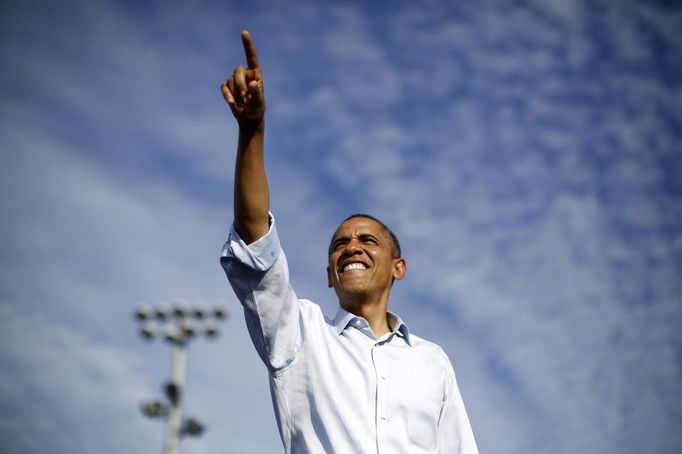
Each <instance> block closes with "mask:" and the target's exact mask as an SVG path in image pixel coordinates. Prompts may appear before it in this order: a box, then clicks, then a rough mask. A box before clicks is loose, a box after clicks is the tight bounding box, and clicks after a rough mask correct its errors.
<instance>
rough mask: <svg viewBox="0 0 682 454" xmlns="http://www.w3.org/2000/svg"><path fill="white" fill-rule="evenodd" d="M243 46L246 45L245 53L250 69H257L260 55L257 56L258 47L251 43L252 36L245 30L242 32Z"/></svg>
mask: <svg viewBox="0 0 682 454" xmlns="http://www.w3.org/2000/svg"><path fill="white" fill-rule="evenodd" d="M242 44H244V53H245V54H246V63H247V65H248V67H249V69H256V68H259V67H260V66H259V65H258V54H256V46H254V45H253V41H251V35H250V34H249V32H247V31H246V30H244V31H243V32H242Z"/></svg>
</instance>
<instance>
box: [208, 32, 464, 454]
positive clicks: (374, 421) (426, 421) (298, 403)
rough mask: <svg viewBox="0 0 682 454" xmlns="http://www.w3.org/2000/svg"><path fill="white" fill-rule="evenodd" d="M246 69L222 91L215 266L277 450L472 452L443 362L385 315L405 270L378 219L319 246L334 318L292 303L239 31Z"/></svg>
mask: <svg viewBox="0 0 682 454" xmlns="http://www.w3.org/2000/svg"><path fill="white" fill-rule="evenodd" d="M242 42H243V45H244V50H245V53H246V62H247V66H246V67H244V66H238V67H237V68H235V70H234V73H233V74H232V76H231V77H229V78H228V79H227V80H226V81H225V83H223V84H222V85H221V91H222V93H223V96H224V98H225V101H226V102H227V104H228V106H229V107H230V110H231V111H232V114H233V115H234V117H235V119H236V120H237V122H238V124H239V142H238V145H237V157H236V164H235V179H234V224H233V226H232V229H231V231H230V236H229V238H228V240H227V242H226V243H225V245H224V246H223V250H222V254H221V264H222V266H223V269H224V270H225V273H226V274H227V277H228V279H229V281H230V284H231V285H232V288H233V289H234V291H235V293H236V295H237V297H238V298H239V301H240V302H241V303H242V305H243V307H244V314H245V318H246V324H247V327H248V330H249V334H250V336H251V339H252V341H253V343H254V346H255V347H256V350H257V352H258V354H259V356H260V357H261V359H262V360H263V362H264V363H265V365H266V366H267V368H268V372H269V378H270V390H271V393H272V399H273V405H274V408H275V417H276V419H277V425H278V427H279V432H280V436H281V438H282V443H283V444H284V449H285V452H287V453H296V454H303V453H339V454H352V453H361V454H365V453H380V454H383V453H466V454H472V453H477V452H478V450H477V448H476V443H475V441H474V436H473V433H472V431H471V426H470V424H469V419H468V418H467V414H466V411H465V409H464V404H463V402H462V398H461V395H460V392H459V389H458V387H457V381H456V379H455V373H454V370H453V368H452V365H451V364H450V361H449V359H448V357H447V356H446V355H445V353H444V352H443V350H442V349H441V348H440V347H438V346H437V345H435V344H433V343H431V342H428V341H426V340H424V339H422V338H420V337H418V336H416V335H415V334H413V333H411V332H410V331H409V330H408V328H407V325H406V324H405V323H404V322H403V321H402V320H401V319H400V317H398V316H397V315H395V314H392V313H391V312H389V311H388V303H389V296H390V293H391V288H392V286H393V282H394V281H395V280H396V279H402V278H403V277H404V276H405V273H406V271H407V265H406V263H405V260H404V259H403V258H402V257H401V251H400V244H399V242H398V239H397V238H396V237H395V235H394V234H393V232H391V230H390V229H389V228H388V227H386V226H385V225H384V224H383V223H382V222H381V221H379V220H378V219H376V218H374V217H372V216H369V215H366V214H356V215H352V216H350V217H348V218H346V219H345V220H344V221H343V222H342V223H341V225H339V227H338V229H337V230H336V232H335V233H334V235H333V237H332V240H331V243H330V246H329V262H328V266H327V278H328V285H329V287H331V288H333V289H334V291H335V292H336V295H337V297H338V300H339V309H338V311H337V313H336V316H335V317H334V318H331V319H330V318H326V317H325V316H323V315H322V312H321V310H320V307H319V306H318V305H317V304H315V303H313V302H311V301H309V300H305V299H299V298H298V296H297V295H296V293H295V292H294V290H293V288H292V287H291V285H290V283H289V271H288V267H287V261H286V257H285V255H284V252H283V251H282V249H281V247H280V243H279V238H278V236H277V230H276V227H275V220H274V217H273V216H272V215H271V214H270V211H269V210H270V194H269V188H268V183H267V177H266V173H265V165H264V161H263V143H264V134H265V92H264V88H263V74H262V71H261V68H260V65H259V62H258V57H257V54H256V49H255V46H254V45H253V42H252V41H251V37H250V36H249V34H248V32H242Z"/></svg>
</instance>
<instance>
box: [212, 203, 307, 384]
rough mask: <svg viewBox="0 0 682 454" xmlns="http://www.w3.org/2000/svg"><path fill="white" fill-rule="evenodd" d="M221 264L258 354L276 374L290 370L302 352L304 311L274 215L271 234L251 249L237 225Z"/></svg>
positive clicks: (226, 243)
mask: <svg viewBox="0 0 682 454" xmlns="http://www.w3.org/2000/svg"><path fill="white" fill-rule="evenodd" d="M220 264H221V265H222V267H223V270H225V274H226V275H227V279H228V280H229V282H230V285H231V286H232V289H233V290H234V292H235V294H236V295H237V298H238V299H239V302H240V303H241V304H242V307H243V308H244V316H245V318H246V326H247V328H248V330H249V335H250V336H251V340H252V341H253V345H254V346H255V347H256V351H257V352H258V355H259V356H260V357H261V359H262V360H263V362H264V363H265V365H266V366H267V367H268V368H270V369H271V370H273V371H277V370H280V369H283V368H285V367H286V366H287V365H289V364H290V363H291V362H292V361H293V360H294V359H295V357H296V354H297V353H298V351H299V350H300V339H301V333H300V321H299V315H300V308H299V303H298V298H297V297H296V294H295V293H294V290H293V289H292V288H291V285H290V283H289V268H288V266H287V261H286V256H285V255H284V252H283V251H282V248H281V247H280V243H279V237H278V236H277V229H276V226H275V220H274V217H273V216H272V215H270V228H269V230H268V232H267V233H266V234H265V235H264V236H263V237H261V238H259V239H258V240H257V241H255V242H253V243H251V244H248V245H247V244H246V243H245V242H244V241H243V240H242V238H241V237H240V236H239V234H238V233H237V232H236V231H235V229H234V225H233V226H232V228H231V229H230V235H229V237H228V239H227V241H226V242H225V244H224V246H223V249H222V252H221V254H220Z"/></svg>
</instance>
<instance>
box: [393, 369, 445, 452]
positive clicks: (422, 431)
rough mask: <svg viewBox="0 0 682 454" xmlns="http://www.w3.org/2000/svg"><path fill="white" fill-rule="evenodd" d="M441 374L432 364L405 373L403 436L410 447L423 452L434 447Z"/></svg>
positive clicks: (441, 402)
mask: <svg viewBox="0 0 682 454" xmlns="http://www.w3.org/2000/svg"><path fill="white" fill-rule="evenodd" d="M443 378H444V377H443V373H442V372H441V371H439V370H435V368H434V365H433V364H429V365H427V364H424V365H423V367H416V368H412V369H411V370H409V371H405V379H406V380H405V389H404V401H403V402H402V404H403V405H405V407H404V410H405V414H406V419H407V421H406V425H407V435H408V437H409V439H410V441H411V442H412V443H414V444H415V445H416V446H419V447H420V448H423V449H426V450H429V451H430V450H434V449H435V448H436V446H437V444H438V422H439V419H440V414H441V409H442V407H443V398H444V392H445V391H444V390H445V388H444V379H443Z"/></svg>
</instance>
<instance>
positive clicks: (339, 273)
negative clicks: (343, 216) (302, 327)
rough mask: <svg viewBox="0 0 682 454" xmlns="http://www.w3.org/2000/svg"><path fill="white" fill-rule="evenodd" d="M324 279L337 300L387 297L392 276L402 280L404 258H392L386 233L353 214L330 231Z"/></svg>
mask: <svg viewBox="0 0 682 454" xmlns="http://www.w3.org/2000/svg"><path fill="white" fill-rule="evenodd" d="M330 250H331V252H330V254H329V266H328V268H327V278H328V283H329V287H333V288H334V291H335V292H336V294H337V295H338V297H339V299H340V300H341V301H344V300H346V299H353V300H355V299H364V300H367V301H375V300H378V299H379V298H381V296H382V295H384V294H385V295H386V297H387V296H388V293H389V292H390V288H391V285H392V283H393V280H394V279H402V277H403V276H404V274H405V271H406V266H405V261H404V260H403V259H402V258H400V257H395V256H394V255H395V250H394V246H393V242H392V241H391V239H390V237H389V235H388V232H386V230H385V229H384V228H383V227H382V226H381V225H380V224H379V223H377V222H376V221H374V220H373V219H368V218H363V217H355V218H351V219H348V220H346V221H345V222H343V223H342V224H341V225H340V226H339V228H338V229H337V230H336V232H335V233H334V237H333V238H332V243H331V248H330Z"/></svg>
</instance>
